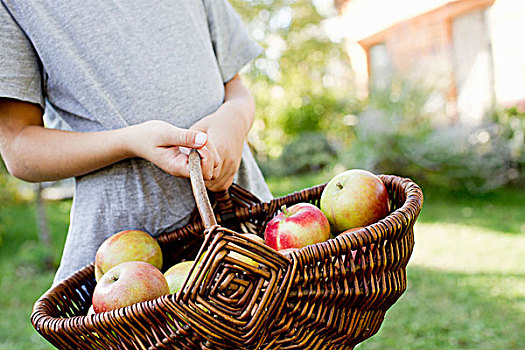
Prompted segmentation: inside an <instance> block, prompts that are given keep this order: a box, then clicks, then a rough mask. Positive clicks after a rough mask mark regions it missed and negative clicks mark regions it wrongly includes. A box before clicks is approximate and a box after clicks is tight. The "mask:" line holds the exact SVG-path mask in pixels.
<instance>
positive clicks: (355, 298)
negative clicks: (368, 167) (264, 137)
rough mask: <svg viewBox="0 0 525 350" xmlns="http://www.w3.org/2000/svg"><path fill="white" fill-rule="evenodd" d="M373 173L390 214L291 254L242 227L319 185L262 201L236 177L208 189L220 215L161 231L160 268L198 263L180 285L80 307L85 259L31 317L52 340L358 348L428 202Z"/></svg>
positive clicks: (88, 284) (405, 185)
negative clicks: (110, 305)
mask: <svg viewBox="0 0 525 350" xmlns="http://www.w3.org/2000/svg"><path fill="white" fill-rule="evenodd" d="M380 178H381V180H382V181H383V183H384V184H385V186H386V188H387V190H388V191H389V194H390V200H391V213H390V214H389V215H388V216H387V217H386V218H384V219H382V220H380V221H379V222H377V223H375V224H372V225H370V226H367V227H365V228H363V229H360V230H358V231H355V232H353V233H351V234H348V235H342V236H338V237H336V238H334V239H330V240H328V241H327V242H324V243H319V244H315V245H311V246H307V247H305V248H302V249H300V250H297V251H294V252H292V253H291V254H290V255H288V256H284V255H282V254H280V253H278V252H276V251H275V250H273V249H271V248H269V247H267V246H265V245H264V244H260V243H258V242H257V241H256V240H252V239H250V238H249V237H247V236H245V235H243V234H241V233H255V234H257V235H260V236H262V234H263V232H264V227H265V224H266V223H267V222H268V221H269V220H270V219H271V218H272V217H273V216H275V215H276V214H277V212H278V210H279V208H280V207H281V206H282V205H283V204H286V205H292V204H295V203H298V202H310V203H312V204H315V205H318V204H319V199H320V196H321V193H322V190H323V188H324V186H325V185H319V186H316V187H313V188H309V189H305V190H303V191H300V192H296V193H293V194H291V195H288V196H285V197H281V198H277V199H274V200H272V201H270V202H263V203H261V202H259V201H258V200H257V198H255V197H254V196H253V195H251V194H250V193H249V192H247V191H246V190H244V189H242V188H239V187H237V186H232V187H231V188H230V190H229V192H227V193H225V194H221V195H220V196H219V198H215V200H214V202H215V203H218V205H217V206H216V207H215V208H214V211H215V213H216V214H215V215H216V216H215V217H213V215H212V218H211V219H210V218H208V219H207V218H205V217H204V216H203V220H202V221H201V220H198V218H197V220H195V221H194V222H193V223H191V224H188V225H186V226H184V227H182V228H180V229H178V230H176V231H174V232H171V233H167V234H163V235H161V236H159V237H158V242H159V243H160V245H161V247H162V249H163V253H164V257H165V268H167V267H169V266H171V265H172V264H173V263H175V262H179V261H183V260H195V259H196V256H198V257H199V259H200V260H201V264H200V265H198V266H197V267H195V265H194V267H193V269H194V270H196V277H195V278H194V279H193V280H192V281H191V282H188V281H187V282H186V285H185V287H183V292H180V293H178V294H176V295H174V294H172V295H166V296H163V297H161V298H158V299H155V300H152V301H147V302H142V303H138V304H135V305H132V306H129V307H125V308H122V309H117V310H114V311H110V312H104V313H100V314H95V315H90V316H84V315H85V314H86V312H87V310H88V308H89V307H90V305H91V297H92V295H93V290H94V288H95V284H96V281H95V277H94V266H93V264H91V265H88V266H86V267H85V268H83V269H81V270H80V271H78V272H76V273H75V274H73V275H72V276H70V277H69V278H68V279H66V280H65V281H63V282H62V283H60V284H59V285H57V286H56V287H54V288H52V289H50V290H49V291H48V292H46V293H45V294H44V295H43V296H42V297H41V298H40V299H39V300H38V301H37V302H36V303H35V306H34V309H33V313H32V316H31V321H32V323H33V325H34V327H35V329H36V330H37V331H38V332H39V333H40V334H41V335H42V336H43V337H45V338H46V339H47V340H48V341H49V342H51V343H52V344H54V345H55V346H56V347H58V348H59V349H353V348H354V346H355V345H356V344H358V343H360V342H362V341H363V340H365V339H367V338H369V337H370V336H372V335H374V334H375V333H376V332H377V331H378V330H379V328H380V326H381V324H382V322H383V319H384V316H385V313H386V311H387V310H388V308H390V306H392V304H394V303H395V302H396V301H397V300H398V298H399V297H400V296H401V294H403V292H404V291H405V289H406V265H407V263H408V260H409V258H410V255H411V253H412V248H413V245H414V234H413V225H414V222H415V221H416V219H417V217H418V215H419V212H420V210H421V207H422V203H423V196H422V192H421V189H420V188H419V187H418V186H417V185H416V184H415V183H413V182H412V181H410V180H409V179H405V178H400V177H396V176H385V175H381V176H380ZM204 192H205V191H204ZM194 193H195V188H194ZM206 202H207V198H205V200H204V203H205V204H204V205H206ZM207 203H208V205H209V202H207ZM198 204H199V203H198ZM199 208H200V210H201V215H203V210H205V209H201V206H200V205H199ZM215 219H217V221H215ZM209 220H211V221H209ZM216 222H218V224H216ZM205 227H207V229H205ZM203 232H205V235H203ZM231 252H235V253H236V254H235V255H233V254H231ZM243 257H244V258H243ZM246 258H250V259H251V261H252V262H253V261H255V262H256V263H257V264H255V265H257V266H254V264H253V263H252V264H250V263H246V261H247V260H246Z"/></svg>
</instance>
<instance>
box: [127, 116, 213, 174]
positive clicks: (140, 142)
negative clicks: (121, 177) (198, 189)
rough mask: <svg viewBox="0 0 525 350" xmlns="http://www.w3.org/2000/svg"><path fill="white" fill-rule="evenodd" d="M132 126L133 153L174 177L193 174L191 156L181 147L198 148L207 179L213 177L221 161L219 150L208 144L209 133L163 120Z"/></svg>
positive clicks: (131, 146) (203, 172) (131, 144)
mask: <svg viewBox="0 0 525 350" xmlns="http://www.w3.org/2000/svg"><path fill="white" fill-rule="evenodd" d="M130 128H131V129H132V131H131V132H130V133H131V135H130V136H131V137H130V140H129V141H128V142H129V145H130V146H129V147H130V150H131V152H132V155H133V156H135V157H141V158H144V159H147V160H149V161H150V162H152V163H153V164H155V165H157V166H158V167H159V168H161V169H162V170H164V171H166V172H167V173H169V174H171V175H173V176H178V177H189V176H190V174H189V169H188V155H187V153H185V152H181V149H180V147H186V148H196V149H197V150H198V152H199V154H200V156H201V158H202V164H201V167H202V175H203V178H204V180H210V179H212V177H213V170H214V168H215V167H217V166H218V165H219V163H218V159H217V157H216V154H215V152H214V151H213V150H210V148H208V147H205V145H206V144H207V142H208V136H207V135H206V133H203V132H198V131H197V130H186V129H181V128H178V127H176V126H174V125H172V124H169V123H167V122H163V121H160V120H152V121H148V122H145V123H142V124H138V125H134V126H131V127H130ZM179 146H180V147H179Z"/></svg>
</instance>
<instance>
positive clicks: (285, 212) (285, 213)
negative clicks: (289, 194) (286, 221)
mask: <svg viewBox="0 0 525 350" xmlns="http://www.w3.org/2000/svg"><path fill="white" fill-rule="evenodd" d="M281 211H282V212H283V213H284V216H285V217H290V215H289V214H288V210H286V204H283V205H282V206H281Z"/></svg>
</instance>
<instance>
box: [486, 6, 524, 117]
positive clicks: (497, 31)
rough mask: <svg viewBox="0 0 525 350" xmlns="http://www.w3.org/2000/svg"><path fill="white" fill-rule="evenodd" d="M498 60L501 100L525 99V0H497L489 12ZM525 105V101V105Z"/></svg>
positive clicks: (497, 85)
mask: <svg viewBox="0 0 525 350" xmlns="http://www.w3.org/2000/svg"><path fill="white" fill-rule="evenodd" d="M487 19H488V23H489V28H490V31H489V32H490V38H491V42H492V57H493V63H494V92H495V95H496V99H497V101H498V102H499V103H500V104H503V105H512V104H514V103H516V102H517V103H521V104H523V102H524V101H525V44H524V39H523V36H524V34H525V1H524V0H496V2H495V3H494V5H493V6H492V7H491V8H490V9H489V11H488V13H487ZM523 107H524V109H525V104H524V105H523Z"/></svg>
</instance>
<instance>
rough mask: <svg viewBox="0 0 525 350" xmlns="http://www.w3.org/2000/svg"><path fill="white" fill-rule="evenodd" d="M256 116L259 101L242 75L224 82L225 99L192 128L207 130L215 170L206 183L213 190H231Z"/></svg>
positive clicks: (207, 147) (208, 144)
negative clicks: (243, 80)
mask: <svg viewBox="0 0 525 350" xmlns="http://www.w3.org/2000/svg"><path fill="white" fill-rule="evenodd" d="M254 116H255V101H254V100H253V97H252V95H251V93H250V91H249V90H248V88H247V87H246V86H245V85H244V84H243V83H242V80H241V78H240V77H239V75H236V76H235V77H233V78H232V79H231V80H230V81H229V82H227V83H226V84H225V85H224V103H223V104H222V105H221V106H220V107H219V109H217V111H215V113H212V114H210V115H208V116H206V117H204V118H203V119H201V120H200V121H198V122H197V123H195V124H194V125H193V126H191V128H190V129H191V130H196V131H201V132H205V133H206V134H207V135H208V143H207V144H206V146H205V147H204V148H205V149H207V150H209V151H210V153H211V154H212V155H213V156H214V158H215V162H214V163H215V167H214V169H213V174H212V177H211V178H210V179H207V180H208V181H205V183H206V187H207V188H209V189H210V190H212V191H215V192H218V191H224V190H227V189H228V188H229V187H230V186H231V184H232V182H233V178H234V177H235V174H237V171H238V170H239V166H240V164H241V157H242V151H243V147H244V141H245V138H246V135H247V134H248V132H249V130H250V128H251V125H252V122H253V118H254Z"/></svg>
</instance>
